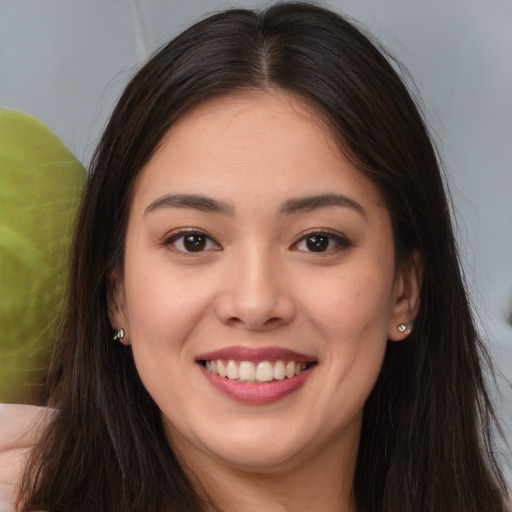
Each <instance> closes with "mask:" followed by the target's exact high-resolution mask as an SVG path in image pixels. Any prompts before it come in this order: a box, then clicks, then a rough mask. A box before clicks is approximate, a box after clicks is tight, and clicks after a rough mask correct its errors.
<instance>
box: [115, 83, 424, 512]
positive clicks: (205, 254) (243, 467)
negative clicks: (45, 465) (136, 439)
mask: <svg viewBox="0 0 512 512" xmlns="http://www.w3.org/2000/svg"><path fill="white" fill-rule="evenodd" d="M176 194H189V195H190V194H200V195H201V196H206V197H207V198H209V199H213V200H215V201H218V202H222V204H223V205H224V206H225V210H226V211H219V212H212V211H203V210H202V209H198V208H196V207H193V206H187V207H184V206H183V205H181V206H176V205H174V206H173V205H170V204H169V201H167V203H166V202H165V201H162V200H161V198H162V197H163V196H165V195H176ZM322 194H338V195H343V196H344V197H346V198H349V200H350V201H351V202H352V203H350V204H348V205H347V204H341V205H340V204H335V205H333V204H331V205H325V204H324V205H323V206H317V207H309V208H298V209H295V210H294V211H288V212H285V213H283V211H282V210H283V205H285V204H286V203H287V202H290V200H294V199H297V198H304V197H310V196H312V195H322ZM355 204H357V205H359V207H356V206H354V205H355ZM185 228H186V229H191V230H193V231H195V232H197V231H199V232H201V233H204V235H205V236H207V237H208V238H205V240H206V245H205V246H204V250H202V251H199V252H193V253H191V252H187V250H186V249H187V247H186V246H184V244H183V239H182V238H179V234H177V233H179V231H180V229H185ZM326 230H328V231H329V232H332V233H334V235H333V236H331V237H330V238H326V239H325V240H327V246H326V250H324V251H323V252H313V251H312V250H311V244H309V245H308V243H307V238H306V235H308V234H310V233H311V232H314V233H319V232H320V233H323V232H325V231H326ZM397 268H398V270H397ZM419 278H420V271H419V268H418V265H415V264H411V265H408V266H398V267H397V266H396V262H395V252H394V246H393V235H392V228H391V221H390V216H389V212H388V211H387V209H386V207H385V205H384V202H383V199H382V197H381V194H380V192H379V190H378V189H377V187H376V186H375V185H374V184H373V183H372V182H371V181H370V180H369V179H368V178H367V177H366V176H364V175H363V174H362V173H361V172H360V171H359V170H357V169H356V168H355V167H354V166H353V165H352V164H351V163H350V162H349V161H348V160H347V159H346V158H345V157H344V155H343V154H342V153H341V152H340V150H339V149H338V148H337V147H336V144H335V143H334V141H333V140H332V138H331V136H330V135H329V132H328V130H327V129H326V127H325V126H324V124H323V123H322V121H320V120H319V118H318V116H316V115H315V112H314V110H313V109H312V108H311V107H310V106H308V105H307V104H306V103H305V102H304V101H303V100H301V99H300V98H298V97H297V96H294V95H292V94H289V93H286V92H283V91H274V92H272V93H255V94H252V95H251V94H241V93H239V94H236V95H230V96H223V97H220V98H214V99H210V100H207V101H205V102H203V103H201V104H200V105H198V106H196V107H195V108H194V109H193V110H192V111H190V112H188V113H187V114H186V115H184V116H183V117H182V118H181V119H180V120H179V121H178V122H177V123H175V124H174V125H173V127H172V128H171V130H170V131H169V132H168V134H167V135H166V136H165V137H164V140H163V141H162V143H161V144H160V145H159V148H158V149H157V151H156V152H155V154H154V155H153V157H152V158H151V159H150V161H149V162H148V164H147V165H146V166H145V167H144V168H143V170H142V171H141V173H140V174H139V176H138V178H137V180H136V183H135V187H134V190H133V197H132V204H131V211H130V217H129V224H128V230H127V238H126V249H125V264H124V268H123V269H122V271H121V270H119V271H118V272H117V273H116V274H115V275H114V276H113V281H114V287H115V291H114V294H113V297H114V298H113V299H112V300H111V307H110V316H111V321H112V325H113V326H115V327H118V328H119V327H123V328H124V330H125V332H126V336H125V338H124V339H123V340H122V342H123V343H126V344H131V346H132V349H133V355H134V358H135V363H136V365H137V369H138V372H139V374H140V376H141V379H142V381H143V383H144V385H145V386H146V388H147V390H148V392H149V393H150V395H151V396H152V397H153V399H154V400H155V402H156V403H157V405H158V406H159V408H160V410H161V411H162V418H163V421H164V425H165V428H166V432H167V434H168V437H169V440H170V442H171V443H172V445H173V447H174V448H175V450H176V452H177V453H178V455H179V456H180V457H181V458H182V460H183V461H184V462H185V464H186V471H187V472H188V474H189V477H190V478H191V479H192V481H193V482H194V483H195V484H196V485H197V488H198V490H199V492H201V493H204V494H205V495H208V496H210V497H211V498H212V499H213V500H214V501H215V502H216V503H217V504H218V506H219V507H220V509H221V510H223V511H231V510H233V511H234V510H244V511H252V510H258V511H260V510H266V511H271V512H274V511H275V512H277V511H285V510H286V511H302V510H304V511H306V510H307V511H311V510H322V511H347V512H348V511H355V503H354V499H353V494H352V482H353V475H354V467H355V462H356V457H357V445H358V440H359V433H360V426H361V417H362V410H363V406H364V403H365V400H366V398H367V397H368V395H369V393H370V391H371V389H372V387H373V385H374V383H375V381H376V379H377V376H378V373H379V370H380V368H381V365H382V360H383V356H384V351H385V347H386V343H387V340H388V339H391V340H403V339H404V338H406V336H407V334H405V333H400V332H399V331H398V330H397V325H398V324H400V323H402V322H405V323H407V322H409V321H411V320H412V319H413V318H414V316H415V314H416V312H417V309H418V295H419ZM233 345H241V346H244V347H250V348H258V347H267V346H278V347H284V348H288V349H291V350H294V351H296V352H299V353H303V354H307V355H308V356H310V357H312V358H314V359H315V361H316V366H315V367H314V368H312V370H310V374H309V377H308V378H307V380H306V382H305V383H304V385H303V386H301V387H300V388H299V389H298V390H297V391H295V392H294V393H292V394H291V395H289V396H287V397H285V398H283V399H281V400H278V401H276V402H273V403H269V404H263V405H254V404H245V403H240V402H237V401H234V400H232V399H230V398H229V397H226V396H225V395H223V394H221V393H219V392H218V391H217V390H216V389H215V388H214V387H213V386H212V385H211V384H210V382H209V381H208V380H207V379H206V378H205V376H204V373H203V370H202V368H201V367H200V366H199V365H198V363H197V362H196V357H197V355H198V354H201V353H205V352H209V351H212V350H216V349H220V348H224V347H229V346H233ZM240 385H243V384H240Z"/></svg>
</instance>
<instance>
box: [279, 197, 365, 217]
mask: <svg viewBox="0 0 512 512" xmlns="http://www.w3.org/2000/svg"><path fill="white" fill-rule="evenodd" d="M329 206H341V207H343V208H350V209H352V210H354V211H356V212H357V213H359V214H361V215H362V216H363V217H365V218H368V216H367V215H366V211H365V209H364V208H363V207H362V206H361V205H360V204H359V203H358V202H357V201H355V200H354V199H351V198H350V197H348V196H345V195H343V194H318V195H313V196H306V197H297V198H292V199H289V200H288V201H286V202H285V203H284V204H283V206H282V207H281V213H284V214H293V213H297V212H304V211H312V210H316V209H318V208H325V207H329Z"/></svg>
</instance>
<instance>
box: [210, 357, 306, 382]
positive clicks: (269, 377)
mask: <svg viewBox="0 0 512 512" xmlns="http://www.w3.org/2000/svg"><path fill="white" fill-rule="evenodd" d="M306 366H307V364H306V363H305V362H302V361H301V362H296V361H282V360H278V361H275V362H274V363H272V362H270V361H261V362H260V363H257V364H255V363H253V362H252V361H235V360H233V359H230V360H229V361H227V362H226V361H222V360H220V359H214V360H210V361H206V362H205V368H206V370H207V371H209V372H211V373H214V374H215V375H219V376H220V377H223V378H224V377H227V378H228V379H230V380H238V381H239V382H246V383H251V382H272V381H273V380H283V379H284V378H288V379H291V378H293V377H295V376H297V375H300V374H301V373H302V372H303V371H304V370H305V369H306Z"/></svg>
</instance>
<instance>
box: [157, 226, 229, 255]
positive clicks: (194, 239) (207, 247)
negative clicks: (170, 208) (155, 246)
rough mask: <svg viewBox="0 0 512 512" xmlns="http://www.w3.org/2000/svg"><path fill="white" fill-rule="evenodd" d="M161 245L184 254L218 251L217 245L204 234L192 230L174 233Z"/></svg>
mask: <svg viewBox="0 0 512 512" xmlns="http://www.w3.org/2000/svg"><path fill="white" fill-rule="evenodd" d="M162 245H164V246H171V247H172V248H173V249H175V250H177V251H180V252H185V253H194V252H196V253H197V252H203V251H211V250H220V246H219V244H217V242H215V241H214V240H213V239H212V238H210V237H209V236H208V235H207V234H206V233H203V232H202V231H192V230H186V231H180V232H179V233H175V234H173V235H171V236H170V237H168V238H166V239H165V240H164V242H163V244H162Z"/></svg>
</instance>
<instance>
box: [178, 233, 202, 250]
mask: <svg viewBox="0 0 512 512" xmlns="http://www.w3.org/2000/svg"><path fill="white" fill-rule="evenodd" d="M183 245H184V246H185V248H186V249H187V251H190V252H199V251H202V250H203V249H204V246H205V245H206V240H205V237H204V236H202V235H197V234H192V235H187V236H186V237H185V239H184V240H183Z"/></svg>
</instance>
